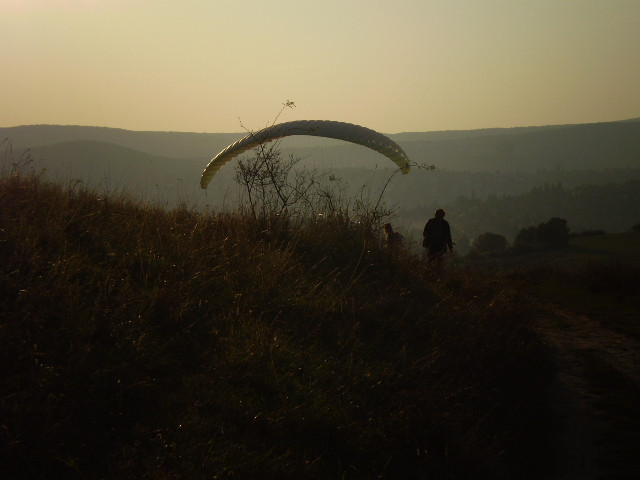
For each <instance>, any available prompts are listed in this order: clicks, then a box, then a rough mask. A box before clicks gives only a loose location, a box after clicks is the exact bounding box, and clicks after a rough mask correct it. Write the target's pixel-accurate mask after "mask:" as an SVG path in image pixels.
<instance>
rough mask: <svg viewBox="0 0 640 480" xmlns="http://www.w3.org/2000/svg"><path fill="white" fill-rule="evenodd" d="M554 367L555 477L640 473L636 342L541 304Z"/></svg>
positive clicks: (639, 387) (620, 476)
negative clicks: (555, 374)
mask: <svg viewBox="0 0 640 480" xmlns="http://www.w3.org/2000/svg"><path fill="white" fill-rule="evenodd" d="M536 326H537V328H538V329H539V330H540V332H541V334H542V336H543V338H544V340H545V341H546V343H547V344H548V345H549V346H550V347H551V349H552V351H553V352H554V356H555V361H556V365H557V368H558V373H557V376H556V379H555V383H554V385H553V388H552V392H553V393H552V395H551V398H550V400H549V401H550V403H551V406H552V409H553V410H554V412H555V413H556V414H557V416H558V425H557V427H558V428H557V431H556V435H555V440H554V442H555V443H556V445H555V448H554V450H555V451H556V452H557V459H556V460H557V464H556V465H555V467H554V475H553V476H552V477H550V478H553V479H578V478H579V479H600V478H610V479H614V478H615V479H626V478H633V479H637V478H640V458H639V457H640V443H639V442H640V431H639V430H638V428H637V427H638V425H640V413H639V411H640V343H639V342H638V340H637V339H634V338H632V337H629V336H626V335H624V334H621V333H619V332H616V331H613V330H611V329H608V328H605V327H604V326H603V325H601V324H600V322H598V321H597V320H595V319H593V318H589V317H588V316H585V315H580V314H577V313H575V312H572V311H570V310H567V309H565V308H560V307H558V306H555V305H551V304H544V305H542V307H541V309H540V315H539V317H538V319H537V322H536Z"/></svg>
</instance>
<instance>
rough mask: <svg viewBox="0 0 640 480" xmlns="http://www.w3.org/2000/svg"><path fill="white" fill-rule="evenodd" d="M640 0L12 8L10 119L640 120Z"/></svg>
mask: <svg viewBox="0 0 640 480" xmlns="http://www.w3.org/2000/svg"><path fill="white" fill-rule="evenodd" d="M639 19H640V1H636V0H626V1H623V0H606V1H605V0H442V1H440V0H438V1H429V0H421V1H409V0H384V1H383V0H323V1H305V0H269V1H263V0H252V1H248V0H230V1H227V0H185V1H180V2H178V1H175V0H170V1H169V0H0V45H1V46H2V47H1V48H0V65H1V66H2V67H1V68H2V70H1V71H2V75H1V77H0V78H1V80H0V126H3V127H8V126H15V125H27V124H38V123H40V124H41V123H49V124H65V125H95V126H110V127H120V128H126V129H131V130H173V131H198V132H240V131H242V127H241V126H240V123H239V120H238V118H240V119H241V120H242V123H243V124H244V125H245V126H246V127H247V128H250V129H259V128H262V127H263V126H265V125H266V124H267V123H269V122H270V121H271V120H273V118H274V116H275V115H276V114H277V112H278V111H279V110H280V107H281V104H282V102H284V101H285V100H287V99H290V100H293V101H295V103H296V105H297V108H296V109H294V110H291V111H290V110H287V111H286V112H285V113H283V116H282V117H281V118H280V119H281V120H283V121H288V120H296V119H331V120H340V121H347V122H353V123H358V124H361V125H365V126H368V127H370V128H374V129H376V130H379V131H383V132H386V133H397V132H401V131H430V130H447V129H456V130H457V129H472V128H485V127H509V126H524V125H544V124H559V123H588V122H600V121H611V120H622V119H626V118H631V117H639V116H640V88H639V87H638V85H640V61H639V58H640V57H639V53H640V28H639V24H638V21H639Z"/></svg>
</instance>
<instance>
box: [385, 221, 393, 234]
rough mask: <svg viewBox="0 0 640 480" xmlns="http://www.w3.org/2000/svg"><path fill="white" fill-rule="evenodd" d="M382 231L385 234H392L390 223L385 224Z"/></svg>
mask: <svg viewBox="0 0 640 480" xmlns="http://www.w3.org/2000/svg"><path fill="white" fill-rule="evenodd" d="M384 231H385V232H387V233H391V232H393V227H392V226H391V224H390V223H385V224H384Z"/></svg>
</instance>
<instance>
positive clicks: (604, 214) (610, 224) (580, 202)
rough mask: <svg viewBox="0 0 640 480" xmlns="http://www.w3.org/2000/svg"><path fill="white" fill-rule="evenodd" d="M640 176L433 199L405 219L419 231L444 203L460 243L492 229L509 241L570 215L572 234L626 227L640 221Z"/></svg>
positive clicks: (403, 218) (623, 228)
mask: <svg viewBox="0 0 640 480" xmlns="http://www.w3.org/2000/svg"><path fill="white" fill-rule="evenodd" d="M637 205H640V180H637V179H634V180H630V181H627V182H624V183H608V184H604V185H584V186H580V187H576V188H566V187H565V186H564V185H563V184H562V183H555V184H545V185H543V186H539V187H535V188H532V189H531V190H530V191H529V192H528V193H525V194H521V195H501V196H498V195H490V196H488V197H487V198H485V199H478V198H473V197H470V196H460V197H458V199H457V200H456V201H454V202H451V203H449V204H446V205H442V204H438V203H432V204H431V205H428V206H424V207H417V208H414V209H410V210H408V211H407V212H406V215H401V217H400V218H401V220H402V221H403V222H405V223H407V224H412V225H413V229H414V235H415V230H418V229H419V227H420V224H421V222H422V223H424V221H426V219H427V218H429V217H430V216H432V215H433V211H434V210H435V208H438V207H443V208H444V209H445V211H446V212H447V219H448V220H449V222H450V223H451V226H452V231H453V234H454V237H456V239H457V240H456V241H457V242H458V243H465V242H471V241H473V240H474V239H475V238H477V237H478V236H479V235H481V234H483V233H486V232H493V233H497V234H500V235H503V236H505V237H506V238H507V240H508V241H509V243H512V242H513V241H514V240H515V237H516V235H517V234H518V233H519V232H520V231H521V230H522V229H526V228H530V227H536V226H537V225H539V224H540V223H543V222H546V221H548V220H549V219H550V218H554V217H559V218H563V219H566V220H567V221H568V224H569V225H570V226H571V232H572V233H580V232H582V231H587V230H603V231H606V232H608V233H614V232H625V231H629V230H631V229H632V227H633V226H634V225H636V224H638V222H639V221H640V212H638V210H637V208H635V206H637Z"/></svg>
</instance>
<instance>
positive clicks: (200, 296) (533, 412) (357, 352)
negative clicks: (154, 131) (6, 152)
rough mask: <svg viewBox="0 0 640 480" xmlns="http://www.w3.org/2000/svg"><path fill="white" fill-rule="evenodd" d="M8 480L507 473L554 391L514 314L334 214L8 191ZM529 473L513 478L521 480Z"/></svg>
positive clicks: (4, 407) (39, 189)
mask: <svg viewBox="0 0 640 480" xmlns="http://www.w3.org/2000/svg"><path fill="white" fill-rule="evenodd" d="M0 204H1V205H2V209H1V210H0V265H1V271H0V312H1V313H0V321H1V324H0V342H1V343H0V351H1V352H2V357H1V365H2V367H0V368H1V369H2V372H1V376H2V377H1V378H2V379H3V380H2V383H1V384H0V385H1V386H0V418H2V427H1V429H0V455H1V457H0V458H1V459H2V464H3V465H4V468H5V472H7V474H8V476H9V477H11V478H51V477H53V476H56V475H62V476H64V477H67V478H74V477H78V478H136V477H144V478H158V479H166V478H196V479H197V478H243V479H246V478H323V479H326V478H376V477H377V478H483V477H484V478H501V477H504V478H507V477H509V476H510V475H511V474H513V472H514V471H515V472H521V471H523V469H524V468H530V467H531V466H532V465H534V464H535V463H536V462H538V457H537V455H540V454H541V452H542V450H543V447H541V445H544V435H545V430H544V427H545V422H543V421H540V420H541V419H543V418H544V416H545V414H546V413H545V411H544V408H543V406H542V400H541V399H542V397H543V395H544V389H545V386H546V385H547V381H548V379H549V377H550V375H551V369H550V367H549V363H548V359H547V355H546V351H545V349H544V348H543V347H542V345H541V344H540V342H539V340H538V339H537V337H536V336H535V335H534V334H533V333H532V330H531V328H530V318H529V314H528V310H527V307H526V305H525V304H524V303H523V301H522V299H521V298H519V297H518V295H517V292H514V291H512V290H511V289H510V288H509V286H508V285H506V284H504V283H502V282H500V281H499V280H496V279H494V278H491V277H486V276H482V275H480V274H477V273H474V272H473V271H455V272H449V273H448V274H446V275H445V276H444V277H443V278H438V276H437V275H434V274H433V272H431V271H430V270H429V269H428V268H427V267H426V266H425V265H424V264H423V263H422V262H421V261H419V260H418V259H416V258H415V257H413V256H411V255H409V254H408V253H406V252H398V253H390V252H388V251H385V250H384V248H383V247H382V246H381V242H380V240H379V238H378V237H379V236H378V230H376V229H374V228H373V227H371V226H368V225H369V224H367V223H366V222H364V223H362V222H361V223H355V222H352V221H350V220H349V219H348V218H345V217H344V216H342V215H339V214H336V215H328V216H326V218H325V220H323V221H322V222H320V223H318V222H312V221H303V222H297V223H296V226H295V228H292V227H291V223H288V222H286V221H282V219H279V221H278V223H277V225H278V227H277V228H272V227H273V224H270V223H269V222H268V221H267V220H264V221H260V220H252V219H250V218H249V217H247V216H245V215H242V214H240V213H211V214H202V213H197V212H194V211H190V210H188V209H177V210H173V211H165V210H162V209H160V208H155V207H152V206H146V205H141V204H139V203H137V202H133V201H131V200H128V199H127V198H114V197H110V196H102V197H99V196H97V195H96V194H94V193H92V192H90V191H87V190H85V189H83V188H81V187H73V186H69V187H61V186H58V185H52V184H47V183H44V182H42V181H41V180H40V179H38V178H37V176H31V175H19V174H14V175H10V174H5V175H4V176H3V177H2V179H1V183H0ZM519 476H520V475H519Z"/></svg>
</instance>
